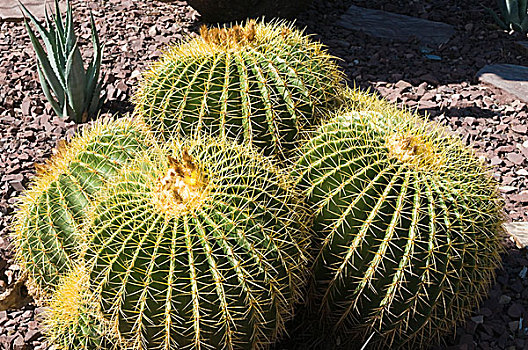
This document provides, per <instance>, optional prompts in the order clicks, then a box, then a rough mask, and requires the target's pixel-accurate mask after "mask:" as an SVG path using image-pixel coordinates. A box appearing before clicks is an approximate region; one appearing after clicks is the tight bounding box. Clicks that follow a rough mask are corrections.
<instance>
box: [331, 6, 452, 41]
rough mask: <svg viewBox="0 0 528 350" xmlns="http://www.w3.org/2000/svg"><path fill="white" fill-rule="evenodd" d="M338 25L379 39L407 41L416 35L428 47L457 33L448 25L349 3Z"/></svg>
mask: <svg viewBox="0 0 528 350" xmlns="http://www.w3.org/2000/svg"><path fill="white" fill-rule="evenodd" d="M338 24H339V25H340V26H342V27H345V28H347V29H351V30H358V31H362V32H365V33H367V34H369V35H372V36H374V37H377V38H385V39H392V40H400V41H407V40H409V39H411V38H413V37H415V38H417V39H418V40H419V41H420V42H421V43H422V44H423V45H428V46H438V45H440V44H443V43H446V42H447V41H448V40H449V39H450V38H451V36H452V35H453V34H454V33H455V29H454V28H453V26H451V25H449V24H445V23H440V22H433V21H428V20H425V19H421V18H416V17H409V16H404V15H399V14H394V13H390V12H385V11H380V10H371V9H366V8H363V7H358V6H354V5H352V6H350V8H349V9H348V11H347V12H346V13H345V14H344V15H343V16H342V17H341V19H340V20H339V21H338Z"/></svg>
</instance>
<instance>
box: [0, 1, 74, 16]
mask: <svg viewBox="0 0 528 350" xmlns="http://www.w3.org/2000/svg"><path fill="white" fill-rule="evenodd" d="M20 2H21V3H23V4H24V6H26V7H27V9H28V10H29V11H30V12H31V13H32V14H33V15H35V17H37V18H41V19H42V18H44V16H45V6H46V5H45V4H46V3H47V4H48V7H49V6H54V0H48V1H45V0H21V1H20ZM59 4H60V7H61V11H64V10H65V9H66V2H65V1H60V2H59ZM18 6H19V5H18V1H17V0H0V21H22V20H23V19H24V16H23V15H22V12H21V11H20V8H19V7H18Z"/></svg>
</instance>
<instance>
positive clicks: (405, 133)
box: [293, 96, 503, 349]
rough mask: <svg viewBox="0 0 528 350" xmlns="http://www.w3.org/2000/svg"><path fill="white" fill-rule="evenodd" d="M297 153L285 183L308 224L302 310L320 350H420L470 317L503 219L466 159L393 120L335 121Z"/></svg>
mask: <svg viewBox="0 0 528 350" xmlns="http://www.w3.org/2000/svg"><path fill="white" fill-rule="evenodd" d="M356 97H357V96H356ZM355 103H356V104H365V103H366V101H365V100H364V98H363V100H362V99H358V100H357V101H355ZM382 104H383V103H378V107H380V106H381V105H382ZM374 105H376V103H374ZM385 107H387V106H385ZM387 110H390V108H388V109H387ZM301 149H302V156H301V158H300V159H299V161H298V163H297V165H296V167H295V170H294V171H293V176H294V177H295V178H296V179H297V180H298V184H299V185H300V186H301V188H303V189H304V190H305V191H306V192H305V193H306V196H307V201H308V202H309V204H310V205H311V206H312V208H313V210H314V214H315V218H314V227H313V231H314V232H315V235H316V239H317V252H316V253H315V255H316V260H315V263H314V266H313V274H314V277H313V283H312V285H311V286H310V292H309V295H310V297H309V299H310V300H309V303H308V305H309V307H310V308H311V314H312V317H317V318H318V319H319V320H320V321H321V322H320V326H321V327H323V328H322V329H324V331H319V334H318V336H321V334H325V335H326V336H327V338H324V337H323V338H321V339H323V340H324V341H325V345H324V346H323V347H322V348H325V349H329V348H336V349H337V348H354V347H353V345H351V344H355V345H357V344H363V343H362V342H361V341H364V342H367V340H368V343H369V348H370V347H371V348H384V349H387V348H398V347H406V348H411V349H417V348H421V347H423V346H428V345H430V344H431V343H432V342H434V341H437V340H438V338H439V336H440V335H442V334H443V333H444V332H447V331H449V330H450V329H451V328H452V327H453V326H454V325H455V324H456V323H457V322H459V321H461V320H463V319H464V317H465V316H467V315H468V314H469V313H470V312H471V311H472V310H473V308H474V307H475V305H477V303H478V302H479V301H480V300H481V298H482V296H483V295H485V293H486V292H487V288H488V286H489V284H490V282H491V281H492V279H493V276H494V271H495V269H496V268H497V266H498V265H499V264H500V256H499V253H500V250H501V245H500V232H501V231H500V230H501V223H502V220H503V216H502V201H501V199H500V195H499V193H498V190H497V186H496V183H495V181H494V180H493V179H492V178H491V177H490V176H489V174H488V173H487V171H486V168H485V166H483V164H482V163H481V161H480V160H479V159H478V158H476V157H475V155H474V153H473V152H472V151H471V150H470V149H468V148H466V147H465V146H464V145H463V144H462V142H461V141H460V140H458V139H457V138H455V137H454V136H452V135H449V134H448V133H447V131H445V130H444V129H443V128H442V127H440V126H437V125H433V124H431V123H429V122H425V121H423V120H421V119H419V118H418V117H416V116H413V115H412V114H410V113H407V112H396V111H395V110H392V111H391V113H386V114H381V113H378V112H345V113H342V114H341V115H340V116H338V117H336V118H334V119H332V120H330V121H329V122H327V123H326V124H324V125H323V126H322V127H320V129H319V130H318V131H317V132H315V133H314V134H313V137H312V138H311V139H310V140H309V141H307V142H306V144H304V146H302V147H301ZM314 315H316V316H314ZM309 317H310V316H309ZM309 317H308V318H309ZM312 320H313V319H312ZM329 344H333V345H332V346H330V345H329ZM338 345H340V346H338Z"/></svg>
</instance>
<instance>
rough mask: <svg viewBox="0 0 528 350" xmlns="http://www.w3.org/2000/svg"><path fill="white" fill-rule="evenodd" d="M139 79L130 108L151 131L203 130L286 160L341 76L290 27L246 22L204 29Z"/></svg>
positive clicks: (183, 132)
mask: <svg viewBox="0 0 528 350" xmlns="http://www.w3.org/2000/svg"><path fill="white" fill-rule="evenodd" d="M144 78H145V79H144V81H143V83H142V85H141V86H140V88H139V91H138V92H137V94H136V95H135V98H134V100H135V104H136V109H135V111H136V112H137V113H138V114H140V115H141V116H143V118H144V119H145V121H146V123H147V124H149V125H150V126H151V127H152V128H153V130H154V131H157V132H160V133H162V134H164V135H166V136H168V135H171V136H173V135H190V134H191V133H193V132H196V131H200V130H205V131H208V132H212V133H213V134H216V135H222V136H229V137H235V138H238V139H239V140H241V139H243V140H245V142H247V143H249V144H252V145H256V146H258V147H261V148H264V150H265V152H266V154H275V155H279V156H283V157H284V153H285V152H287V150H289V149H291V148H292V147H293V146H294V145H295V143H296V141H297V137H298V133H299V131H300V130H302V129H304V128H305V127H306V126H311V125H313V124H315V123H316V122H317V119H318V117H319V115H320V114H321V112H322V110H324V108H325V107H326V106H327V105H328V104H329V103H331V102H332V101H333V100H334V99H335V96H336V94H337V91H338V88H339V86H340V83H341V80H342V78H343V77H342V73H340V72H339V70H338V68H337V65H336V64H335V63H334V61H333V59H332V58H331V56H329V55H328V54H327V53H326V52H325V51H324V50H323V49H322V46H321V45H320V44H318V43H315V42H312V41H311V40H310V39H308V38H307V37H306V36H304V35H303V34H302V33H301V32H299V31H297V30H295V29H294V28H293V27H292V26H288V25H286V24H284V23H274V24H263V23H256V22H255V21H248V22H247V23H246V25H245V26H234V27H232V28H230V29H218V28H213V29H207V28H205V27H204V28H202V30H201V36H200V37H198V38H196V39H193V40H191V41H190V42H187V43H184V44H181V45H178V46H176V47H173V48H172V49H170V50H169V51H168V52H167V53H166V54H165V55H164V56H163V58H162V59H161V60H160V61H159V62H158V63H157V64H155V65H154V66H153V67H152V69H151V70H150V71H149V72H147V73H146V74H145V77H144Z"/></svg>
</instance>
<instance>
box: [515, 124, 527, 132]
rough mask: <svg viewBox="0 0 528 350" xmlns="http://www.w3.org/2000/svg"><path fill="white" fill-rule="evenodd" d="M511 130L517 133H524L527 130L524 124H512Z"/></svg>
mask: <svg viewBox="0 0 528 350" xmlns="http://www.w3.org/2000/svg"><path fill="white" fill-rule="evenodd" d="M512 130H513V131H515V132H517V133H519V134H526V132H527V131H528V127H527V126H526V125H519V124H518V125H514V126H512Z"/></svg>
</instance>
